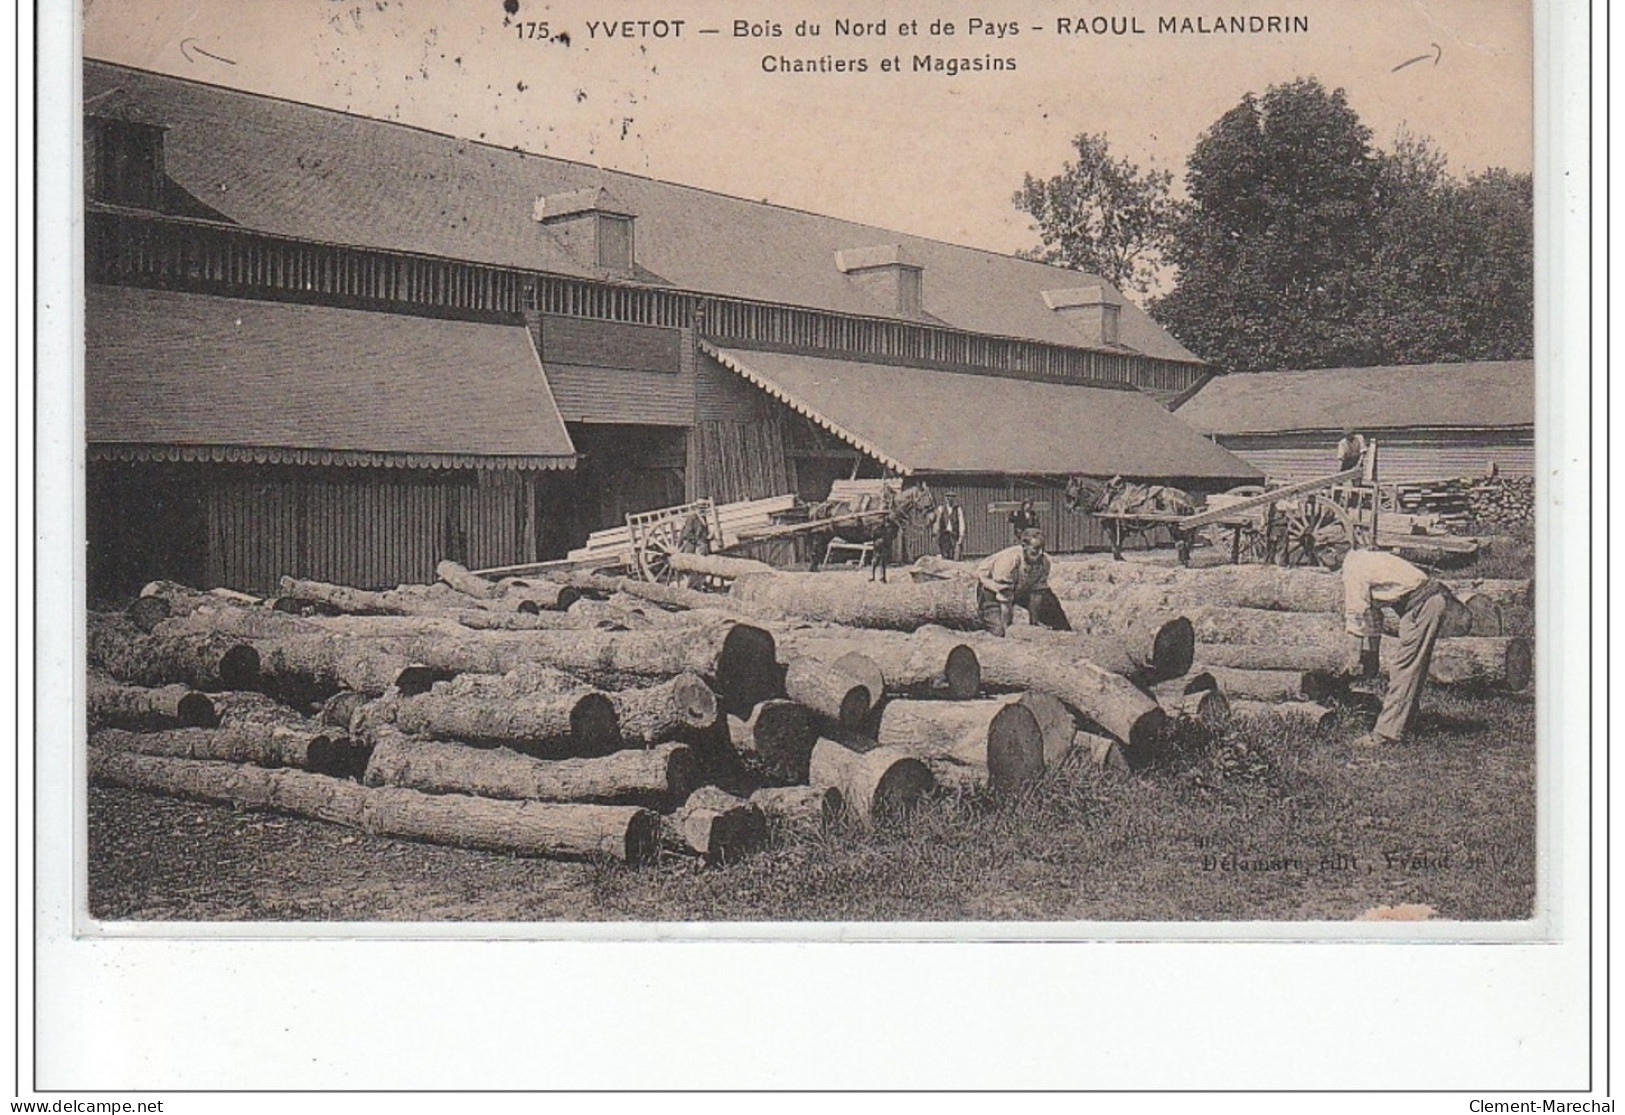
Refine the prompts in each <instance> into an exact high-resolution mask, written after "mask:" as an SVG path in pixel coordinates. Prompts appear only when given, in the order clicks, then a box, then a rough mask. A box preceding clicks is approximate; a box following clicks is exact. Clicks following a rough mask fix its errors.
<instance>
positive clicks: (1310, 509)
mask: <svg viewBox="0 0 1625 1115" xmlns="http://www.w3.org/2000/svg"><path fill="white" fill-rule="evenodd" d="M1353 547H1354V521H1353V520H1352V519H1350V518H1349V514H1348V512H1347V511H1344V510H1343V509H1342V508H1341V507H1339V506H1338V505H1337V504H1335V503H1333V502H1332V501H1331V500H1330V499H1326V498H1324V497H1317V496H1305V497H1303V498H1302V499H1300V500H1299V501H1298V502H1297V504H1296V505H1294V506H1290V507H1287V508H1285V509H1284V515H1283V522H1282V552H1281V564H1283V565H1289V566H1291V565H1318V566H1322V567H1323V568H1326V569H1332V568H1335V567H1336V566H1337V565H1338V564H1340V563H1341V562H1342V560H1343V558H1344V556H1346V555H1347V554H1348V552H1349V550H1351V549H1352V548H1353Z"/></svg>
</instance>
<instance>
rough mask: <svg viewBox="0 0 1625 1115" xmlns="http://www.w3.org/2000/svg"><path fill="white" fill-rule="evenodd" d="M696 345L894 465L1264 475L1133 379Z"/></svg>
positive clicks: (932, 469)
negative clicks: (1086, 381) (1066, 378)
mask: <svg viewBox="0 0 1625 1115" xmlns="http://www.w3.org/2000/svg"><path fill="white" fill-rule="evenodd" d="M704 347H705V349H706V351H707V352H708V353H709V355H711V356H712V357H713V358H714V359H716V360H717V361H718V362H719V363H720V364H722V365H723V366H724V367H726V368H730V369H732V370H733V371H734V372H737V373H738V374H739V375H741V376H743V377H744V378H746V379H747V380H749V381H750V382H752V383H754V384H756V385H757V386H758V387H760V388H762V389H763V390H764V391H767V392H768V393H769V394H770V395H772V396H774V397H775V398H777V399H779V400H780V401H782V402H784V403H785V404H787V405H788V406H790V407H792V408H793V409H795V410H797V411H799V412H801V413H802V414H804V415H806V416H808V417H809V418H811V419H813V420H814V421H815V422H817V423H819V424H820V425H821V426H823V427H824V428H825V429H827V430H829V431H830V432H832V433H834V434H835V435H836V436H838V437H840V438H842V439H844V440H845V441H847V442H849V443H850V444H852V445H854V446H856V447H857V448H859V449H861V450H863V451H864V452H866V453H868V454H870V455H871V456H873V457H875V458H876V459H878V460H880V461H881V462H882V463H884V464H886V465H888V466H890V467H891V468H894V469H896V470H897V471H898V472H902V473H966V474H971V473H975V474H990V473H1015V474H1034V475H1072V474H1079V475H1090V476H1112V475H1122V476H1131V477H1145V478H1174V477H1190V478H1202V479H1223V480H1232V481H1248V480H1253V481H1256V480H1258V479H1261V477H1262V474H1261V473H1260V472H1259V471H1258V470H1257V469H1255V468H1254V467H1253V466H1251V465H1249V464H1248V463H1247V462H1245V461H1243V460H1242V459H1241V458H1239V457H1237V456H1235V455H1234V454H1232V453H1230V452H1228V451H1227V450H1224V449H1221V448H1219V447H1218V446H1216V445H1214V444H1212V443H1211V442H1209V441H1207V440H1205V439H1204V438H1202V437H1200V436H1199V435H1197V434H1196V433H1195V432H1194V431H1192V430H1191V429H1190V428H1189V427H1187V426H1185V425H1184V424H1183V423H1181V422H1180V421H1179V419H1177V418H1175V417H1174V416H1173V415H1171V414H1169V413H1168V412H1167V411H1166V410H1163V409H1162V407H1160V406H1158V405H1157V403H1156V402H1155V401H1154V400H1153V399H1151V398H1148V397H1147V396H1145V395H1143V394H1141V393H1140V392H1138V391H1135V390H1134V389H1132V388H1123V387H1114V386H1107V385H1102V386H1080V385H1076V384H1064V383H1044V382H1036V381H1033V380H1021V379H1008V378H1004V377H997V376H984V375H973V374H966V373H959V372H942V371H935V370H928V369H923V368H909V367H900V366H897V365H893V364H870V363H864V362H861V361H856V360H831V359H826V358H823V357H808V356H801V355H796V354H792V353H783V352H763V351H757V350H753V349H739V348H723V347H720V346H713V345H710V344H706V345H705V346H704Z"/></svg>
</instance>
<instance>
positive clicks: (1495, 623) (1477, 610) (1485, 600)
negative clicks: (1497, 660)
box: [1457, 592, 1506, 638]
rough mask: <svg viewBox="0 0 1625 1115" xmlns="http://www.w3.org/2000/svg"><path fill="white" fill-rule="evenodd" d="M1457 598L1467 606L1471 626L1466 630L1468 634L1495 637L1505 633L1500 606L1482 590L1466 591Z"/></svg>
mask: <svg viewBox="0 0 1625 1115" xmlns="http://www.w3.org/2000/svg"><path fill="white" fill-rule="evenodd" d="M1457 599H1458V600H1460V601H1461V602H1462V603H1463V604H1465V605H1466V606H1467V614H1468V615H1470V616H1471V617H1472V621H1473V622H1472V627H1471V628H1470V629H1469V630H1468V632H1467V633H1468V634H1469V635H1483V636H1488V637H1491V638H1496V637H1499V636H1501V635H1504V634H1506V623H1505V621H1504V620H1503V619H1502V618H1501V606H1500V605H1499V604H1497V603H1496V602H1495V600H1494V599H1493V598H1492V597H1490V596H1489V595H1487V594H1486V593H1482V592H1467V593H1463V594H1461V595H1459V596H1458V597H1457Z"/></svg>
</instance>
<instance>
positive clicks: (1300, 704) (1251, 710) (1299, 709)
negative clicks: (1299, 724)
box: [1230, 701, 1337, 732]
mask: <svg viewBox="0 0 1625 1115" xmlns="http://www.w3.org/2000/svg"><path fill="white" fill-rule="evenodd" d="M1230 715H1231V716H1234V717H1249V718H1254V719H1256V718H1259V717H1266V716H1275V717H1280V718H1281V719H1283V720H1288V719H1293V718H1303V719H1306V720H1308V721H1309V723H1310V725H1311V726H1312V727H1313V728H1314V729H1315V731H1317V732H1324V731H1326V730H1327V729H1328V728H1330V727H1331V726H1332V721H1333V720H1334V719H1335V718H1336V715H1337V714H1336V713H1335V712H1334V711H1333V710H1332V709H1330V708H1327V707H1326V706H1325V705H1317V704H1315V703H1314V702H1313V701H1276V702H1273V703H1271V702H1268V701H1232V702H1230Z"/></svg>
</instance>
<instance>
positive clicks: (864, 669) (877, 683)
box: [831, 651, 886, 710]
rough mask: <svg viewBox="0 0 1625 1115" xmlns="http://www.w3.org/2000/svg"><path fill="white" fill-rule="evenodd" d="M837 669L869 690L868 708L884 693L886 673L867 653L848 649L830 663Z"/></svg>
mask: <svg viewBox="0 0 1625 1115" xmlns="http://www.w3.org/2000/svg"><path fill="white" fill-rule="evenodd" d="M831 665H832V666H834V667H835V668H836V669H837V670H839V671H841V673H843V674H847V675H849V676H850V677H852V678H853V679H854V680H856V681H858V682H859V683H861V684H862V685H863V688H864V689H866V690H868V692H869V708H870V709H871V710H873V709H874V707H875V706H876V705H878V704H879V703H880V700H881V698H882V697H884V696H885V695H886V675H885V674H883V673H881V671H880V666H879V664H878V663H876V662H875V660H874V659H873V658H870V657H869V656H868V655H867V654H859V653H858V652H857V651H849V652H848V653H846V654H843V655H841V656H840V657H839V658H837V659H836V660H835V661H834V662H832V663H831Z"/></svg>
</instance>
